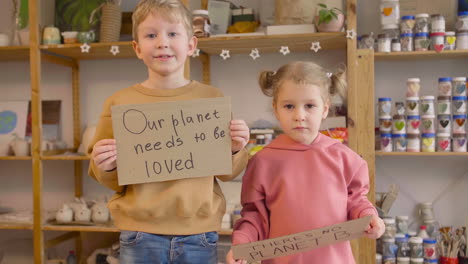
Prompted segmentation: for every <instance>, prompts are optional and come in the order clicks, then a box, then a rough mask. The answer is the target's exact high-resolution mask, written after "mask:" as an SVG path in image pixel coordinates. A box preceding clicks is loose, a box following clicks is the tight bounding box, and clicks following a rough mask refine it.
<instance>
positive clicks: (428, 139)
mask: <svg viewBox="0 0 468 264" xmlns="http://www.w3.org/2000/svg"><path fill="white" fill-rule="evenodd" d="M421 137H422V144H421V150H422V152H435V134H434V133H423V134H422V135H421ZM421 243H422V241H421Z"/></svg>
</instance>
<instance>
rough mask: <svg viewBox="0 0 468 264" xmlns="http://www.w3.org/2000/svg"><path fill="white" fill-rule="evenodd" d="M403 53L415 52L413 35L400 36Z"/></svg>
mask: <svg viewBox="0 0 468 264" xmlns="http://www.w3.org/2000/svg"><path fill="white" fill-rule="evenodd" d="M400 43H401V51H413V33H404V34H401V35H400Z"/></svg>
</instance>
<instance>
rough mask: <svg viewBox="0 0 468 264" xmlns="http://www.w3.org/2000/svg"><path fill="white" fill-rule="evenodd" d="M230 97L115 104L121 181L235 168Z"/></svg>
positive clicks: (215, 172) (228, 171)
mask: <svg viewBox="0 0 468 264" xmlns="http://www.w3.org/2000/svg"><path fill="white" fill-rule="evenodd" d="M230 120H231V104H230V99H229V98H226V97H222V98H209V99H196V100H190V101H178V102H160V103H151V104H137V105H117V106H113V107H112V126H113V129H114V137H115V139H116V141H117V172H118V180H119V185H126V184H138V183H146V182H159V181H169V180H176V179H182V178H193V177H206V176H210V175H223V174H231V173H232V162H231V137H230V135H229V123H230Z"/></svg>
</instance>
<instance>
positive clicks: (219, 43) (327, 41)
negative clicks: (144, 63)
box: [41, 32, 346, 60]
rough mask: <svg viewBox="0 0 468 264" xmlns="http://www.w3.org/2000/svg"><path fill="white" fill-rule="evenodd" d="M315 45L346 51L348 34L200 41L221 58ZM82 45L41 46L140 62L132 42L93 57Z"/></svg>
mask: <svg viewBox="0 0 468 264" xmlns="http://www.w3.org/2000/svg"><path fill="white" fill-rule="evenodd" d="M315 41H319V42H320V46H321V47H322V49H345V48H346V36H345V33H344V32H338V33H310V34H294V35H273V36H271V35H270V36H266V35H261V36H233V37H212V38H200V39H198V48H199V49H200V50H201V51H203V52H205V53H208V54H210V55H218V54H220V53H221V50H222V49H228V50H229V51H230V54H241V53H243V54H246V53H250V51H251V50H252V49H253V48H257V49H258V51H259V52H260V54H261V53H271V52H279V49H280V48H281V46H288V47H289V50H290V51H291V52H294V51H310V46H311V43H312V42H315ZM81 45H82V44H81V43H77V44H60V45H41V50H42V51H43V52H44V53H47V54H51V55H60V56H64V57H67V58H73V59H77V60H99V59H124V58H136V56H135V53H134V51H133V48H132V43H131V42H130V41H127V42H111V43H91V44H90V46H91V48H90V50H89V53H83V52H81V48H80V46H81ZM111 46H118V47H119V51H120V52H119V53H118V54H116V55H115V56H114V55H113V54H112V53H110V49H111Z"/></svg>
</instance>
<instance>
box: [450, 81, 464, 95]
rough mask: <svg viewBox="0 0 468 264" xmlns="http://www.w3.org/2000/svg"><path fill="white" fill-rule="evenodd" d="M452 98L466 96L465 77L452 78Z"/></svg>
mask: <svg viewBox="0 0 468 264" xmlns="http://www.w3.org/2000/svg"><path fill="white" fill-rule="evenodd" d="M452 88H453V96H466V77H455V78H453V85H452Z"/></svg>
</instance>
